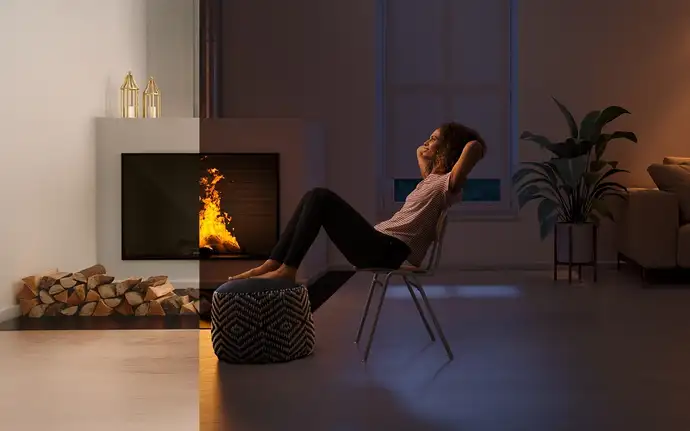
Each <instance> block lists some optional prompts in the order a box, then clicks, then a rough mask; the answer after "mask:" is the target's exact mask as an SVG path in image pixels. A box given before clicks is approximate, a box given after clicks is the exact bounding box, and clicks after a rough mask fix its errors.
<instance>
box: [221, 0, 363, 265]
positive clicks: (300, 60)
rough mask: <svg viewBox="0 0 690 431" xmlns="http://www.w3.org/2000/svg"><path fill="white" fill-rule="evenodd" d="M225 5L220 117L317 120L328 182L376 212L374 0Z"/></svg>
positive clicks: (258, 0)
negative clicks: (322, 136) (322, 135)
mask: <svg viewBox="0 0 690 431" xmlns="http://www.w3.org/2000/svg"><path fill="white" fill-rule="evenodd" d="M223 9H224V11H223V13H224V15H223V16H224V26H223V27H224V35H223V40H222V43H223V49H224V53H225V54H224V57H225V59H226V60H227V63H226V64H224V65H223V69H224V72H223V84H222V90H223V115H224V116H226V117H240V118H245V117H267V118H281V117H288V118H289V117H293V118H303V119H307V120H315V121H318V122H320V123H321V124H323V126H324V127H325V139H326V142H327V154H326V158H327V182H328V186H329V187H330V188H332V189H333V190H335V191H337V192H338V193H340V194H341V195H342V196H343V197H344V198H345V199H346V200H348V201H349V202H350V203H352V205H353V206H355V207H356V208H357V209H359V210H360V211H361V212H362V213H363V214H364V215H365V216H367V217H369V218H374V217H375V214H376V198H377V193H376V187H375V184H376V175H377V174H376V166H377V165H376V163H377V162H376V158H375V157H372V155H373V151H374V150H375V145H374V143H375V140H376V103H377V94H376V82H375V74H374V71H375V70H376V68H375V64H376V63H375V61H376V56H375V50H376V45H375V43H374V39H375V22H376V10H375V7H374V3H373V2H372V0H348V1H320V0H294V1H290V2H276V1H272V0H254V1H251V2H248V1H240V0H227V1H224V2H223ZM333 252H334V251H333V249H331V250H330V251H329V256H330V255H331V253H333Z"/></svg>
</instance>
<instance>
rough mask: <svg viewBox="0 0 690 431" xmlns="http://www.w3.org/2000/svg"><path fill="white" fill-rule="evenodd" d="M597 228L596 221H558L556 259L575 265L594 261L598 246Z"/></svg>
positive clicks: (559, 261)
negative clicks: (596, 242)
mask: <svg viewBox="0 0 690 431" xmlns="http://www.w3.org/2000/svg"><path fill="white" fill-rule="evenodd" d="M595 229H596V226H595V225H594V223H557V224H556V240H555V241H556V245H555V248H556V250H555V251H556V261H557V262H558V263H563V264H567V263H573V264H575V265H578V264H588V263H592V262H593V261H594V257H595V247H596V244H595V241H596V239H595ZM571 253H572V254H571Z"/></svg>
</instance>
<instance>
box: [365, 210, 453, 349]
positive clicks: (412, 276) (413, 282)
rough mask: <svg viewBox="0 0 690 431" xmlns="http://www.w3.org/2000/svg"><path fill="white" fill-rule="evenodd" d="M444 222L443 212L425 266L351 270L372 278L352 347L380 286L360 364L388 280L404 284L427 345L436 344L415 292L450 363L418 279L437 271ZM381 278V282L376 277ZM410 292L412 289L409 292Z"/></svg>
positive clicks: (368, 345)
mask: <svg viewBox="0 0 690 431" xmlns="http://www.w3.org/2000/svg"><path fill="white" fill-rule="evenodd" d="M447 221H448V214H447V212H446V211H444V212H442V213H441V216H440V218H439V220H438V222H437V224H436V238H435V239H434V242H433V243H432V245H431V253H430V255H429V258H428V259H427V263H426V265H423V266H420V267H416V266H411V265H403V266H401V267H400V268H398V269H396V270H390V269H381V268H355V270H356V271H357V272H369V273H373V278H372V281H371V287H370V288H369V296H368V297H367V302H366V304H365V305H364V312H363V315H362V320H361V322H360V324H359V329H358V330H357V338H356V339H355V343H359V341H360V340H361V338H362V331H363V329H364V324H365V322H366V320H367V316H368V314H369V308H370V307H371V300H372V298H373V296H374V291H375V290H376V287H377V286H381V288H382V289H381V298H380V300H379V303H378V306H377V308H376V314H375V315H374V323H373V324H372V327H371V332H370V334H369V339H368V340H367V346H366V350H365V351H364V359H362V362H366V361H367V359H369V352H370V351H371V344H372V342H373V341H374V334H375V333H376V325H377V323H378V321H379V316H380V315H381V308H382V307H383V301H384V299H385V297H386V291H387V290H388V284H389V282H390V280H391V277H393V276H396V275H397V276H400V277H401V278H402V279H403V281H404V282H405V285H406V286H407V290H408V291H409V292H410V296H412V301H413V302H414V305H415V307H416V308H417V311H418V312H419V316H420V317H421V318H422V322H423V323H424V326H425V327H426V330H427V332H428V333H429V337H430V338H431V341H436V337H435V336H434V332H433V330H432V329H431V326H430V325H429V322H428V321H427V318H426V315H425V313H424V309H423V308H422V305H421V304H420V303H419V300H418V298H417V295H416V294H415V291H414V290H415V289H416V290H417V291H418V292H419V294H420V296H421V297H422V301H423V302H424V305H425V306H426V308H427V310H428V312H429V316H430V317H431V321H432V323H433V325H434V327H435V328H436V332H437V334H438V336H439V337H440V338H441V342H442V343H443V347H444V348H445V350H446V353H447V354H448V359H449V360H451V361H452V360H453V351H452V350H451V348H450V345H449V344H448V340H447V339H446V337H445V335H444V334H443V330H442V329H441V324H440V323H439V322H438V319H437V318H436V315H435V314H434V311H433V309H432V308H431V304H429V299H428V298H427V296H426V292H425V291H424V286H423V285H422V283H421V282H420V281H419V278H418V277H425V276H430V275H433V274H434V272H435V271H436V269H437V268H438V264H439V262H440V260H441V249H442V247H443V236H444V235H445V231H446V225H447ZM381 276H383V277H384V279H383V281H381V280H380V279H379V277H381ZM413 288H414V289H413Z"/></svg>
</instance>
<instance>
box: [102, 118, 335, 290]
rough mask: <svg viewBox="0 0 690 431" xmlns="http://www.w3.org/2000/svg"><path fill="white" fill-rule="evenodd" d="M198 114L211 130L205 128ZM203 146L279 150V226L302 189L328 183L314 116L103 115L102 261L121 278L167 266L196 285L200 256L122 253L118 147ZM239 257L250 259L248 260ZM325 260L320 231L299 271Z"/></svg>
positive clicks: (167, 271)
mask: <svg viewBox="0 0 690 431" xmlns="http://www.w3.org/2000/svg"><path fill="white" fill-rule="evenodd" d="M200 121H203V122H204V125H203V128H204V130H209V132H208V133H205V132H204V131H202V130H201V129H202V127H201V123H200ZM207 122H208V123H207ZM202 136H203V138H202ZM201 139H203V140H204V142H201ZM200 152H203V153H279V154H280V224H281V229H282V228H283V227H284V226H285V225H286V223H287V221H288V219H289V217H290V215H291V214H292V211H293V210H294V208H295V206H296V205H297V203H298V202H299V200H300V198H301V196H302V195H303V194H304V192H305V191H307V190H309V189H311V188H313V187H322V186H324V185H325V180H326V172H325V147H324V140H323V133H322V131H321V128H320V127H319V126H318V125H315V124H311V123H306V122H304V121H301V120H292V119H221V120H199V119H198V118H158V119H119V118H99V119H97V120H96V172H97V176H96V196H97V197H96V253H97V261H98V262H99V263H101V264H103V265H104V266H105V267H106V268H107V270H108V273H110V274H111V275H113V276H115V277H117V278H126V277H131V276H137V277H139V276H142V277H143V276H150V275H161V274H163V275H167V276H168V277H169V278H170V280H171V281H172V282H173V283H174V284H175V286H176V287H180V288H183V287H198V286H199V276H200V274H199V272H200V263H199V261H184V260H182V261H181V260H169V261H166V260H138V261H134V260H128V261H123V260H122V258H121V257H122V256H121V244H122V235H121V227H122V221H121V154H123V153H200ZM238 264H239V265H240V266H246V265H247V262H242V263H238ZM326 264H327V245H326V241H325V238H324V237H323V235H321V236H320V237H319V239H318V240H317V242H316V243H315V244H314V246H313V248H312V249H311V250H310V252H309V254H308V255H307V257H306V258H305V261H304V263H303V266H302V268H301V272H300V274H299V276H300V277H306V276H308V275H309V274H313V273H314V272H316V271H318V270H319V269H321V268H323V267H324V266H325V265H326ZM229 265H232V263H229ZM238 268H239V266H238ZM229 271H232V268H229Z"/></svg>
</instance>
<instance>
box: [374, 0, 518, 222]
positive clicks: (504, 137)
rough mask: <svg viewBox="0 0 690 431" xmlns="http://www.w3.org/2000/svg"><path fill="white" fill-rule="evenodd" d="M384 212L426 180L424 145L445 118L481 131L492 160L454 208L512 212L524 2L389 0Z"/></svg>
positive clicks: (384, 15)
mask: <svg viewBox="0 0 690 431" xmlns="http://www.w3.org/2000/svg"><path fill="white" fill-rule="evenodd" d="M379 1H380V9H379V14H380V16H379V18H380V19H379V24H380V32H379V36H380V40H379V45H380V46H379V48H380V52H379V56H380V71H379V72H380V73H379V90H380V95H381V97H380V114H381V118H380V120H381V121H380V122H381V129H380V138H381V142H382V145H381V148H380V151H379V158H380V161H381V169H380V178H379V180H380V193H381V196H382V197H383V199H382V210H383V212H386V213H390V212H393V211H395V210H396V209H398V208H399V207H400V206H401V202H402V201H404V198H405V196H407V193H409V191H411V190H412V189H413V188H414V187H415V185H416V183H417V182H418V181H419V180H420V177H421V176H420V173H419V168H418V166H417V161H416V159H415V157H414V154H415V149H416V148H417V147H418V146H419V145H421V144H422V143H423V141H424V140H425V139H426V138H427V137H428V136H429V134H430V133H431V131H433V129H434V128H436V127H438V126H439V125H440V123H442V122H445V121H451V120H454V121H459V122H461V123H463V124H466V125H468V126H470V127H473V128H475V129H477V130H478V131H479V132H480V133H481V134H482V136H483V137H484V139H485V140H486V141H487V145H488V148H489V151H488V153H487V156H486V159H485V160H484V161H482V163H481V164H480V165H478V166H477V168H476V169H475V172H473V173H472V177H471V179H470V181H468V183H467V185H466V187H465V195H464V196H465V203H464V204H463V205H458V206H456V207H454V208H453V213H456V214H460V215H463V216H472V215H512V214H514V208H513V203H512V190H511V189H512V187H511V181H510V177H511V174H512V166H513V155H514V147H515V143H516V136H515V134H516V131H515V128H514V123H515V121H514V117H515V109H514V104H513V101H514V91H513V83H514V73H513V70H514V64H513V61H511V54H512V53H514V49H513V47H514V43H513V42H514V39H515V38H514V37H513V35H514V30H515V26H514V20H513V16H514V15H513V14H514V12H515V11H514V5H513V3H514V1H515V0H379Z"/></svg>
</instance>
